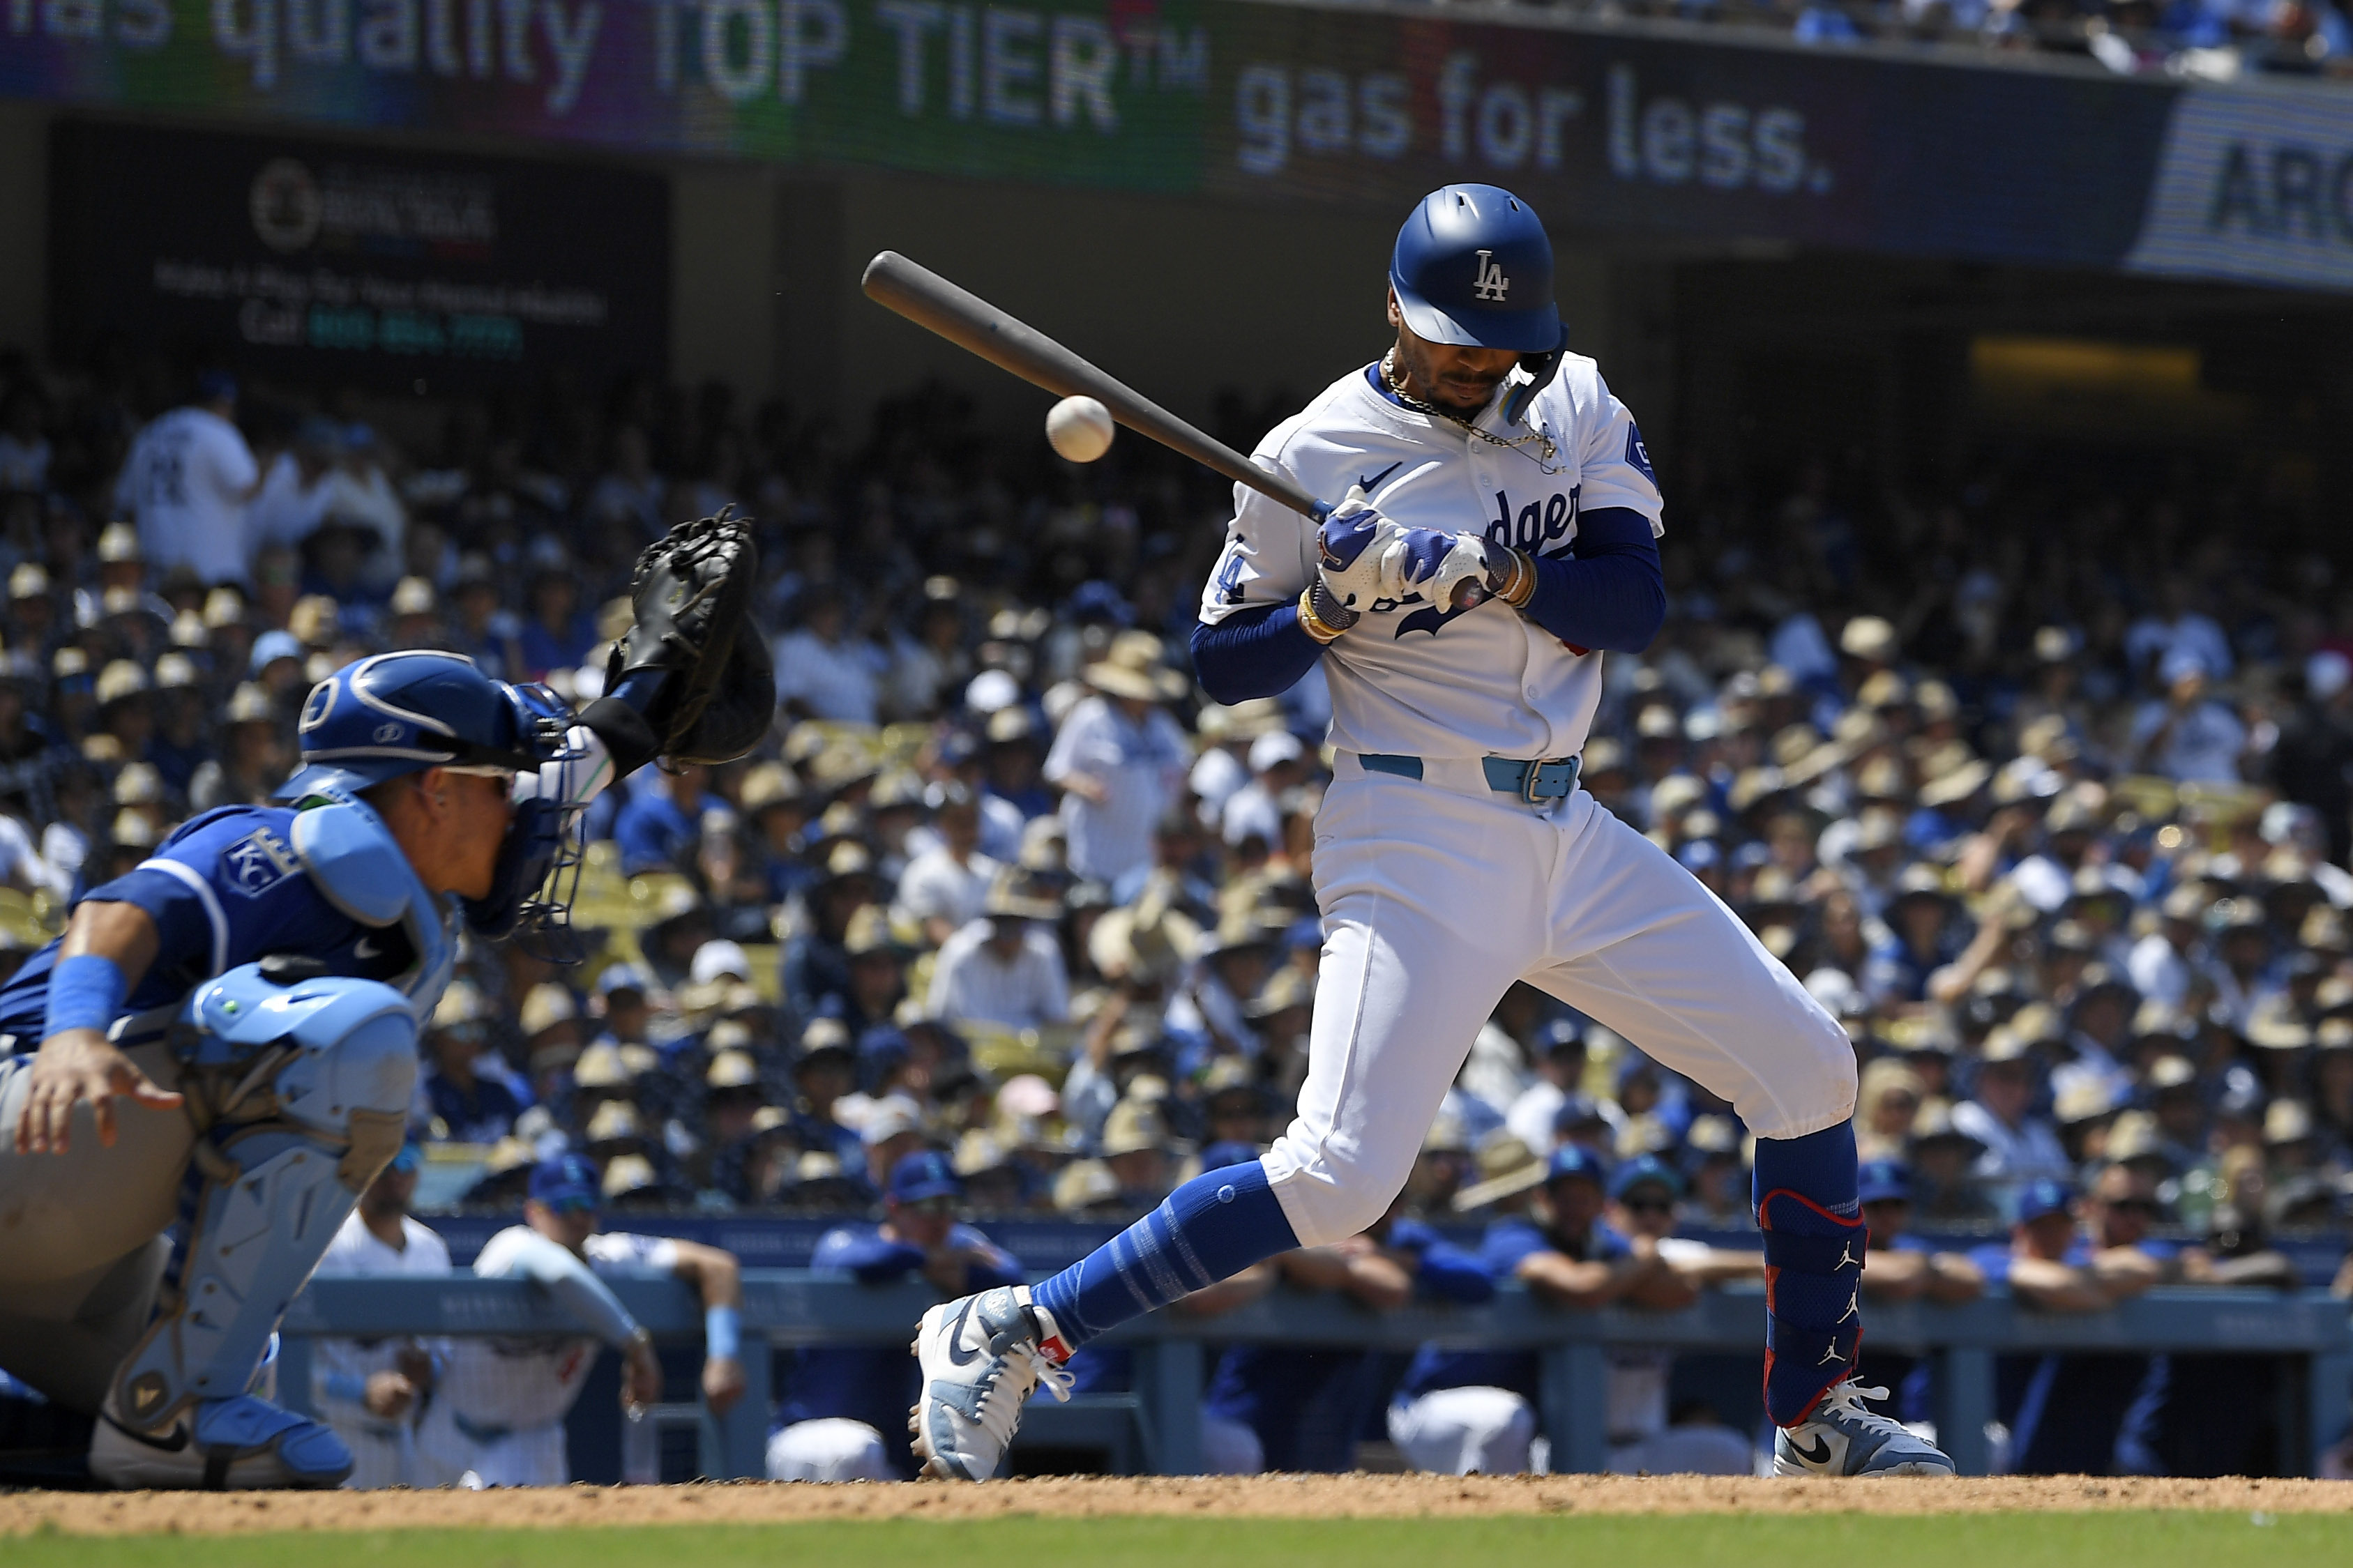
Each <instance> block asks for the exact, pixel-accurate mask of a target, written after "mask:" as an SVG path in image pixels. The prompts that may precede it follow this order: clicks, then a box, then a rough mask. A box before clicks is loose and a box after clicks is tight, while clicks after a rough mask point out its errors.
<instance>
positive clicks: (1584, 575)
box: [1520, 374, 1667, 653]
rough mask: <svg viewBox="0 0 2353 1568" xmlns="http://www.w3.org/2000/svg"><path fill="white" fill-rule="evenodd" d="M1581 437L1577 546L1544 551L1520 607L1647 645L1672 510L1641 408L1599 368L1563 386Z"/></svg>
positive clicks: (1585, 640) (1568, 629) (1580, 639)
mask: <svg viewBox="0 0 2353 1568" xmlns="http://www.w3.org/2000/svg"><path fill="white" fill-rule="evenodd" d="M1562 396H1563V401H1564V402H1566V403H1567V405H1568V406H1569V408H1570V411H1571V413H1572V415H1573V417H1574V419H1575V422H1576V423H1575V428H1576V429H1577V432H1578V435H1579V439H1578V441H1577V495H1578V500H1579V509H1578V512H1577V553H1576V555H1575V556H1574V557H1572V558H1571V559H1568V560H1565V561H1535V562H1533V564H1534V566H1535V585H1534V587H1533V588H1532V590H1531V591H1530V593H1529V595H1528V597H1527V599H1526V601H1525V603H1523V604H1522V605H1521V606H1520V613H1521V614H1523V615H1525V616H1527V617H1528V619H1530V620H1532V621H1534V622H1535V624H1536V625H1538V626H1542V627H1544V629H1545V630H1546V631H1548V632H1550V633H1552V635H1553V636H1555V637H1558V638H1560V640H1561V641H1563V642H1565V643H1567V644H1568V645H1569V646H1570V647H1573V648H1578V649H1588V650H1589V649H1593V648H1606V649H1608V650H1609V651H1610V652H1613V653H1640V652H1641V651H1642V649H1644V648H1646V647H1650V646H1651V639H1652V638H1653V637H1657V636H1658V635H1659V627H1660V626H1662V624H1663V623H1664V622H1665V620H1666V618H1667V584H1666V578H1665V576H1664V575H1663V574H1662V573H1661V571H1660V568H1659V545H1658V537H1659V535H1660V533H1661V532H1662V531H1663V527H1662V523H1661V521H1660V518H1661V515H1662V511H1663V510H1664V505H1663V502H1662V500H1661V498H1660V495H1659V482H1658V479H1657V478H1656V477H1655V476H1654V475H1653V474H1652V473H1651V454H1650V449H1649V448H1648V447H1645V446H1643V444H1642V432H1641V430H1640V429H1639V428H1638V427H1637V426H1635V424H1634V416H1633V414H1632V413H1631V412H1630V410H1629V409H1628V408H1627V406H1626V405H1624V404H1622V403H1620V402H1619V401H1618V399H1617V397H1616V396H1615V395H1613V394H1612V393H1611V392H1610V390H1609V387H1608V386H1607V385H1606V384H1603V382H1602V380H1601V377H1600V376H1599V374H1594V375H1593V376H1592V378H1591V380H1590V382H1585V381H1583V380H1582V378H1581V377H1580V378H1577V384H1573V385H1568V386H1565V387H1564V388H1563V393H1562Z"/></svg>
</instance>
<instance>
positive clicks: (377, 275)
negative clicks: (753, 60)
mask: <svg viewBox="0 0 2353 1568" xmlns="http://www.w3.org/2000/svg"><path fill="white" fill-rule="evenodd" d="M51 159H52V169H53V172H54V176H55V177H54V178H53V181H52V189H51V205H52V211H53V217H54V221H53V224H52V227H51V232H50V237H49V238H50V247H51V257H52V266H51V268H50V277H51V279H52V283H51V297H52V301H53V305H52V321H53V330H54V331H55V333H56V340H57V342H58V344H59V345H60V346H61V347H64V348H66V349H68V350H69V352H72V351H75V350H79V348H81V347H83V346H85V345H87V344H88V343H90V342H91V341H93V340H94V339H95V338H96V337H98V336H99V335H100V334H102V333H108V332H120V333H127V334H129V335H130V336H131V337H132V338H133V339H134V340H136V341H139V342H148V343H156V344H162V345H166V346H173V347H190V348H203V347H210V346H214V345H228V344H235V345H237V351H238V358H239V361H240V363H250V364H253V365H255V366H257V367H263V368H276V367H283V368H285V369H287V370H289V371H290V372H293V373H296V374H301V375H305V376H327V377H332V378H335V379H339V380H345V381H351V382H355V383H363V384H375V385H399V386H408V385H411V384H414V383H415V382H417V381H418V380H424V381H426V382H427V383H428V384H433V385H437V386H438V385H447V384H469V383H473V382H476V381H480V380H482V379H485V378H488V377H491V376H493V375H495V374H498V373H500V372H502V371H505V370H508V369H510V368H512V367H513V366H515V365H517V364H524V363H527V364H529V365H531V366H532V367H533V368H534V369H538V370H556V369H562V368H565V367H567V366H573V367H577V368H580V369H582V370H585V371H590V372H601V371H605V370H609V369H610V368H612V367H615V366H619V365H638V366H646V367H652V368H655V369H659V368H660V367H661V366H663V365H665V364H666V363H668V351H669V342H668V334H669V326H668V322H669V310H670V300H669V293H670V284H669V277H670V194H669V189H668V187H667V185H666V184H664V183H663V181H661V180H660V179H659V177H656V176H652V175H648V174H637V173H633V172H628V171H622V170H612V169H603V168H588V167H579V166H572V165H565V164H550V163H538V162H530V163H527V162H522V161H518V160H512V159H494V158H472V157H464V156H455V155H449V154H444V153H425V152H411V151H408V150H406V149H400V148H374V147H355V146H351V145H347V144H338V143H321V142H314V141H305V140H301V139H298V138H294V137H286V136H249V135H214V134H206V133H200V132H179V131H170V132H166V131H156V130H150V129H147V128H145V127H141V126H132V125H109V124H90V123H84V122H75V121H68V122H64V123H60V124H59V125H58V127H57V128H56V140H55V142H54V144H53V146H52V150H51Z"/></svg>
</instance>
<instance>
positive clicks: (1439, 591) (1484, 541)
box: [1399, 528, 1535, 610]
mask: <svg viewBox="0 0 2353 1568" xmlns="http://www.w3.org/2000/svg"><path fill="white" fill-rule="evenodd" d="M1399 558H1400V561H1401V563H1402V566H1403V571H1404V574H1405V577H1406V581H1407V582H1408V584H1410V587H1411V590H1412V591H1414V592H1417V593H1419V594H1420V595H1422V596H1423V597H1424V598H1426V599H1429V600H1430V601H1431V602H1432V603H1434V604H1437V605H1444V606H1445V607H1447V608H1450V609H1459V610H1467V609H1470V608H1471V607H1472V605H1479V604H1482V603H1484V602H1485V601H1487V600H1489V599H1497V598H1500V599H1504V600H1505V601H1507V602H1508V603H1510V604H1511V605H1513V607H1514V608H1517V607H1519V606H1520V605H1525V604H1526V603H1527V596H1528V591H1529V590H1530V589H1531V588H1533V587H1534V586H1535V571H1534V569H1533V567H1531V566H1530V565H1529V563H1528V561H1527V558H1526V557H1525V556H1524V555H1522V554H1521V553H1520V552H1518V551H1516V550H1514V549H1512V548H1511V547H1509V546H1508V545H1503V544H1498V543H1496V542H1494V541H1493V540H1492V539H1488V538H1486V537H1484V536H1483V535H1481V534H1476V533H1442V532H1440V531H1438V530H1436V529H1430V528H1413V529H1408V530H1407V531H1406V533H1405V538H1404V540H1403V542H1402V543H1401V546H1400V551H1399Z"/></svg>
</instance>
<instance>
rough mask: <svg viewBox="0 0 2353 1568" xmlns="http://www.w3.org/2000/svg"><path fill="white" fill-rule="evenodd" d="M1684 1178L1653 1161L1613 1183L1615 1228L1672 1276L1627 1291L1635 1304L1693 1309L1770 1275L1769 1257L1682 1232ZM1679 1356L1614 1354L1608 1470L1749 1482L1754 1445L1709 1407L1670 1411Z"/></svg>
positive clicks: (1627, 1167)
mask: <svg viewBox="0 0 2353 1568" xmlns="http://www.w3.org/2000/svg"><path fill="white" fill-rule="evenodd" d="M1682 1198H1683V1177H1682V1176H1681V1174H1679V1173H1677V1172H1676V1170H1675V1168H1674V1167H1673V1166H1672V1165H1670V1164H1668V1163H1666V1162H1665V1161H1663V1160H1661V1159H1660V1158H1658V1157H1657V1156H1656V1155H1653V1154H1643V1155H1640V1156H1638V1157H1636V1158H1634V1159H1631V1160H1629V1161H1627V1162H1626V1163H1623V1164H1622V1165H1620V1166H1619V1168H1618V1169H1617V1170H1616V1171H1615V1172H1613V1173H1611V1175H1610V1179H1609V1208H1608V1210H1607V1211H1606V1214H1607V1216H1608V1219H1609V1226H1610V1227H1611V1228H1612V1229H1613V1230H1615V1231H1616V1232H1617V1233H1618V1234H1619V1235H1620V1236H1622V1237H1626V1238H1627V1240H1628V1242H1629V1243H1630V1244H1641V1243H1642V1242H1648V1243H1649V1244H1650V1245H1651V1247H1653V1248H1655V1249H1656V1251H1657V1253H1658V1256H1659V1258H1661V1259H1662V1261H1663V1262H1664V1263H1665V1265H1666V1271H1665V1272H1662V1274H1660V1275H1659V1276H1658V1277H1657V1278H1655V1279H1652V1280H1651V1281H1650V1282H1649V1283H1647V1284H1645V1285H1643V1286H1641V1287H1639V1288H1638V1289H1635V1290H1632V1291H1630V1292H1629V1293H1628V1296H1627V1300H1629V1301H1630V1302H1632V1303H1633V1304H1635V1305H1637V1306H1642V1307H1650V1308H1653V1309H1657V1310H1674V1309H1677V1308H1681V1307H1687V1306H1689V1305H1691V1304H1692V1303H1693V1302H1694V1301H1696V1300H1698V1299H1699V1295H1700V1292H1701V1291H1703V1290H1704V1289H1709V1288H1711V1287H1713V1286H1716V1285H1724V1284H1729V1283H1732V1282H1734V1281H1736V1280H1752V1281H1753V1280H1758V1279H1763V1278H1764V1272H1765V1258H1764V1254H1763V1253H1761V1252H1758V1251H1756V1250H1753V1249H1746V1248H1727V1247H1713V1246H1710V1245H1709V1244H1707V1243H1705V1242H1703V1241H1696V1240H1694V1239H1692V1238H1690V1237H1681V1236H1677V1235H1676V1234H1675V1230H1676V1228H1677V1226H1678V1225H1679V1224H1680V1222H1681V1219H1682V1214H1681V1202H1682ZM1674 1361H1675V1358H1674V1355H1673V1353H1672V1352H1668V1351H1663V1350H1648V1349H1644V1348H1641V1347H1640V1346H1619V1347H1616V1348H1613V1349H1612V1350H1611V1352H1610V1354H1609V1469H1610V1471H1611V1472H1612V1473H1613V1474H1617V1475H1636V1474H1642V1473H1649V1474H1653V1475H1665V1474H1689V1475H1714V1476H1745V1475H1747V1474H1749V1473H1750V1471H1751V1470H1753V1469H1754V1468H1755V1467H1756V1463H1757V1454H1756V1450H1755V1448H1754V1447H1751V1446H1750V1444H1749V1441H1748V1439H1747V1438H1746V1436H1743V1435H1742V1434H1740V1433H1738V1432H1736V1431H1734V1430H1733V1429H1732V1428H1731V1427H1730V1426H1726V1425H1725V1422H1724V1420H1723V1417H1722V1416H1721V1415H1718V1414H1717V1413H1716V1412H1715V1410H1713V1409H1711V1408H1709V1407H1708V1406H1707V1405H1704V1404H1699V1405H1693V1404H1689V1403H1686V1404H1684V1405H1680V1406H1677V1405H1671V1403H1670V1400H1669V1390H1670V1387H1671V1386H1672V1380H1673V1373H1674Z"/></svg>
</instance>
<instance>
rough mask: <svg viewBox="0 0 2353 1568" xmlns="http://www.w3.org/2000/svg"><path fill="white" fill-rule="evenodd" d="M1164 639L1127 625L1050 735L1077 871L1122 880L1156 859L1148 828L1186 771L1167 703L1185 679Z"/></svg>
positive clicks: (1180, 734)
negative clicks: (1171, 664) (1086, 692)
mask: <svg viewBox="0 0 2353 1568" xmlns="http://www.w3.org/2000/svg"><path fill="white" fill-rule="evenodd" d="M1161 659H1162V647H1161V643H1160V639H1159V638H1157V637H1153V636H1152V635H1150V634H1149V633H1146V632H1134V631H1131V632H1122V633H1121V634H1120V635H1119V636H1118V637H1115V638H1113V643H1112V647H1111V649H1110V651H1109V652H1108V653H1107V654H1106V655H1105V656H1104V657H1103V659H1102V660H1101V661H1099V662H1097V663H1094V664H1091V665H1089V666H1087V668H1086V680H1087V684H1088V685H1089V686H1091V687H1092V688H1093V689H1094V692H1093V694H1092V695H1091V696H1087V697H1083V698H1082V699H1080V700H1079V702H1078V704H1077V705H1076V706H1075V707H1073V708H1072V709H1071V711H1070V714H1069V716H1068V717H1067V718H1065V719H1064V720H1063V721H1062V725H1061V728H1060V730H1059V731H1057V732H1056V733H1055V736H1054V746H1053V750H1051V751H1050V752H1048V753H1047V756H1046V766H1045V778H1046V781H1047V782H1048V783H1049V784H1053V785H1055V786H1056V787H1057V788H1059V789H1060V790H1061V791H1062V821H1063V823H1064V825H1065V826H1067V828H1068V830H1069V833H1070V844H1071V851H1070V853H1071V871H1072V873H1074V874H1075V875H1077V876H1081V877H1086V878H1090V879H1093V880H1095V881H1098V882H1110V883H1117V882H1118V881H1119V880H1120V879H1122V878H1124V877H1125V876H1126V875H1127V874H1128V873H1129V872H1130V871H1132V870H1134V869H1135V868H1138V867H1141V866H1145V865H1148V864H1149V863H1150V862H1151V859H1152V832H1153V828H1154V826H1155V824H1157V823H1158V822H1159V820H1160V818H1161V816H1163V815H1164V814H1165V813H1166V811H1167V809H1168V807H1169V805H1170V804H1171V803H1172V801H1173V800H1174V798H1175V795H1176V790H1177V788H1178V787H1179V786H1180V785H1181V784H1182V782H1183V779H1184V774H1185V756H1186V749H1185V734H1184V731H1181V730H1179V729H1178V728H1177V727H1176V721H1175V720H1173V719H1171V718H1170V717H1169V716H1168V714H1167V712H1166V710H1164V709H1163V708H1162V707H1161V703H1162V701H1163V700H1166V698H1168V697H1169V696H1171V695H1173V694H1174V693H1176V692H1177V691H1180V690H1182V689H1183V683H1182V681H1181V680H1180V679H1176V678H1175V677H1174V674H1173V672H1172V671H1170V670H1168V669H1167V668H1166V666H1164V665H1163V664H1162V662H1161Z"/></svg>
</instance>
